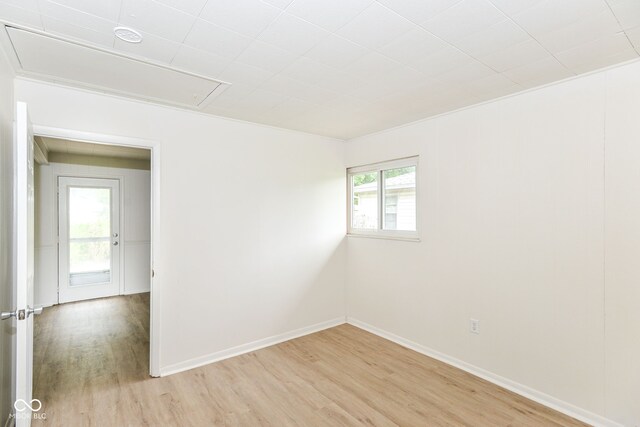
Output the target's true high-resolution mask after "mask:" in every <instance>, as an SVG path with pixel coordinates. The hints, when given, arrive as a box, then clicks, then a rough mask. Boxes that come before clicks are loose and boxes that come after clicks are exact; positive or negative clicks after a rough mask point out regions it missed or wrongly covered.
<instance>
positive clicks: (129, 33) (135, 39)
mask: <svg viewBox="0 0 640 427" xmlns="http://www.w3.org/2000/svg"><path fill="white" fill-rule="evenodd" d="M113 32H114V33H115V35H116V37H117V38H119V39H120V40H122V41H125V42H127V43H140V42H141V41H142V34H140V33H139V32H137V31H136V30H134V29H133V28H129V27H115V28H114V29H113Z"/></svg>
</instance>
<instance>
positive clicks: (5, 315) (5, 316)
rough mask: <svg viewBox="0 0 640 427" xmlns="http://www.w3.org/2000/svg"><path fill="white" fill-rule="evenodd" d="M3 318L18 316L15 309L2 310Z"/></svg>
mask: <svg viewBox="0 0 640 427" xmlns="http://www.w3.org/2000/svg"><path fill="white" fill-rule="evenodd" d="M1 315H2V320H7V319H8V318H10V317H16V312H15V310H14V311H3V312H2V314H1Z"/></svg>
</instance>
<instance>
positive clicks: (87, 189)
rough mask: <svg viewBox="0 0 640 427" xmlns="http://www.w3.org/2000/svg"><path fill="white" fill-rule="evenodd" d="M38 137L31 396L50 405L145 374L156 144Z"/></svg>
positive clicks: (147, 359) (147, 344)
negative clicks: (38, 312) (37, 309)
mask: <svg viewBox="0 0 640 427" xmlns="http://www.w3.org/2000/svg"><path fill="white" fill-rule="evenodd" d="M35 142H36V147H35V152H36V156H35V157H36V167H35V212H36V215H35V263H36V265H35V281H34V294H35V304H36V305H41V306H45V307H49V308H47V309H46V310H45V311H44V313H43V315H42V316H40V317H39V318H37V319H36V320H35V323H34V366H33V368H34V376H33V379H34V396H38V398H39V399H41V400H43V403H45V402H47V404H48V405H49V406H50V407H51V406H52V405H55V403H54V402H55V401H56V396H55V394H56V393H58V392H60V391H64V393H66V394H73V393H76V392H78V393H82V392H83V388H84V387H86V386H87V385H91V387H95V386H104V385H107V384H106V382H109V381H122V380H124V379H127V380H129V379H130V380H135V379H141V378H145V377H147V376H148V375H149V371H150V369H149V354H150V353H149V341H150V291H151V276H152V267H151V247H152V245H151V239H152V235H151V224H152V215H151V189H152V180H151V151H150V150H149V149H145V148H134V147H122V146H115V145H106V144H95V143H91V142H87V141H75V140H70V139H63V138H53V137H47V136H36V138H35ZM61 368H62V369H61ZM85 391H86V390H85ZM66 401H67V402H68V400H66Z"/></svg>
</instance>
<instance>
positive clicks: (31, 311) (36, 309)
mask: <svg viewBox="0 0 640 427" xmlns="http://www.w3.org/2000/svg"><path fill="white" fill-rule="evenodd" d="M42 310H44V307H33V308H31V307H27V317H29V316H30V315H32V314H33V315H34V316H36V315H38V314H42Z"/></svg>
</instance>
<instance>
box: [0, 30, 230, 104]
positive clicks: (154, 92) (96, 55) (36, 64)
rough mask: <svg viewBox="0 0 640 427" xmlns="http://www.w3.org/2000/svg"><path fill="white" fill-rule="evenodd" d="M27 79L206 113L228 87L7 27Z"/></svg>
mask: <svg viewBox="0 0 640 427" xmlns="http://www.w3.org/2000/svg"><path fill="white" fill-rule="evenodd" d="M6 31H7V34H8V36H9V40H10V41H11V44H12V45H13V49H14V51H15V53H16V56H17V58H18V61H19V63H20V66H21V68H22V74H25V75H30V76H34V77H39V78H43V79H46V80H52V81H56V82H61V83H66V84H70V85H73V86H78V85H79V86H83V87H88V88H93V89H100V90H103V91H106V92H115V93H118V94H121V95H125V96H132V97H135V98H142V99H146V100H151V101H156V102H160V103H165V104H173V105H179V106H183V107H189V108H199V107H203V106H205V105H206V104H208V102H209V101H210V100H211V99H213V98H214V97H215V96H216V95H217V94H219V93H221V92H222V90H224V89H225V88H226V86H228V84H227V83H224V82H220V81H217V80H213V79H209V78H206V77H203V76H198V75H195V74H191V73H187V72H184V71H180V70H176V69H172V68H168V67H164V66H161V65H157V64H152V63H149V62H145V61H141V60H138V59H134V58H130V57H126V56H123V55H120V54H116V53H112V52H109V51H106V50H102V49H98V48H92V47H88V46H84V45H81V44H78V43H74V42H70V41H66V40H62V39H59V38H56V37H51V36H47V35H43V34H40V33H37V32H33V31H29V30H24V29H19V28H15V27H10V26H6Z"/></svg>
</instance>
